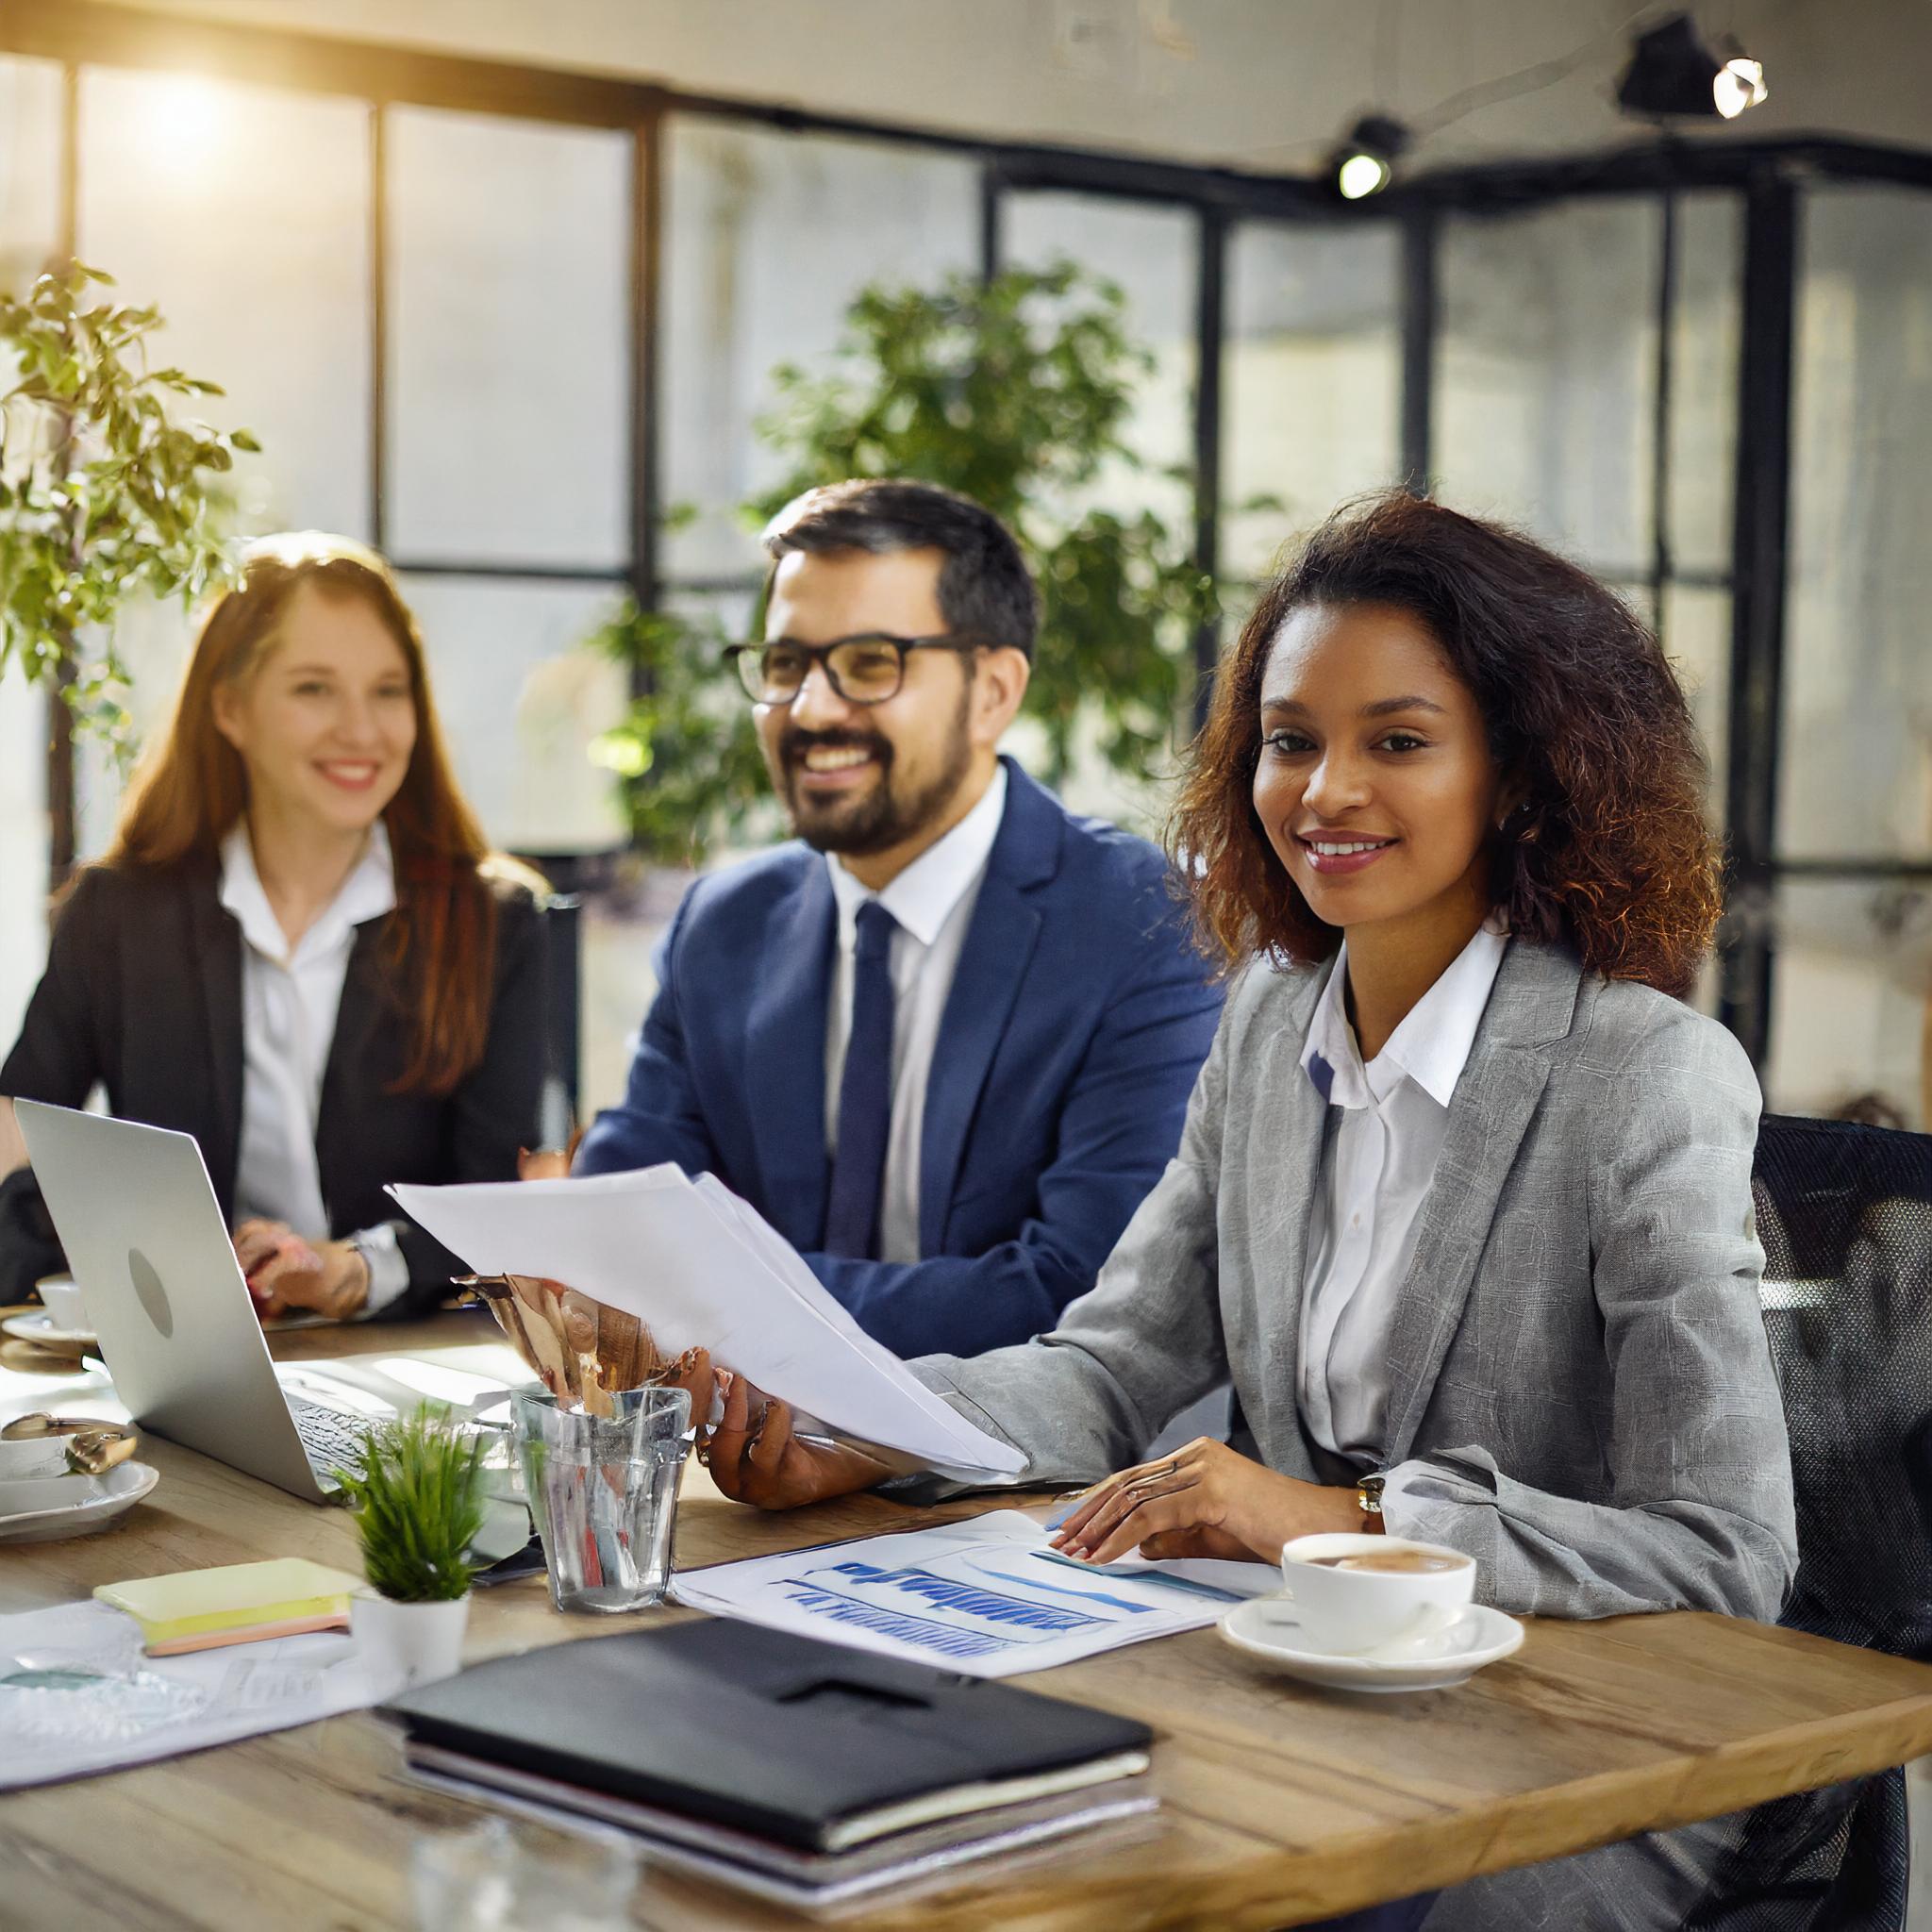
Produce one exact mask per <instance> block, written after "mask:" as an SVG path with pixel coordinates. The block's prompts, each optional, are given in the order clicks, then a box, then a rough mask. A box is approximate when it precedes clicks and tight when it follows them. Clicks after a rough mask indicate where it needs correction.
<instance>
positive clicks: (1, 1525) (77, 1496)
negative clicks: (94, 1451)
mask: <svg viewBox="0 0 1932 1932" xmlns="http://www.w3.org/2000/svg"><path fill="white" fill-rule="evenodd" d="M160 1479H161V1473H160V1471H159V1470H158V1469H155V1468H153V1467H151V1466H150V1465H149V1464H147V1463H145V1462H123V1463H120V1464H117V1465H116V1466H115V1467H114V1468H113V1469H110V1470H109V1471H108V1473H107V1474H106V1475H62V1476H46V1477H42V1478H41V1479H39V1480H37V1481H28V1482H21V1483H0V1543H53V1542H59V1541H61V1540H62V1539H63V1538H66V1537H71V1536H92V1534H93V1532H94V1531H95V1530H97V1529H105V1528H106V1527H107V1526H108V1524H110V1523H112V1522H113V1521H114V1519H115V1518H116V1517H117V1516H123V1515H125V1514H126V1512H127V1511H128V1510H130V1509H131V1508H133V1507H134V1506H135V1505H136V1504H137V1503H138V1502H140V1501H141V1499H142V1497H143V1496H144V1495H146V1494H147V1492H148V1491H150V1490H151V1489H153V1488H154V1486H155V1485H156V1484H157V1483H158V1482H159V1481H160ZM70 1486H71V1487H70ZM9 1491H12V1492H13V1499H14V1501H15V1502H16V1503H22V1502H25V1503H28V1504H31V1505H32V1507H29V1508H25V1509H20V1508H15V1509H14V1510H13V1513H12V1514H10V1515H9V1514H7V1513H6V1511H7V1510H8V1492H9Z"/></svg>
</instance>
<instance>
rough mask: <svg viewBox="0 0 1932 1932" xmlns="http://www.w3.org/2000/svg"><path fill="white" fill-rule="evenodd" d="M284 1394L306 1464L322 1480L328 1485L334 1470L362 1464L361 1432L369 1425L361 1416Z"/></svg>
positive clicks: (357, 1467) (355, 1468)
mask: <svg viewBox="0 0 1932 1932" xmlns="http://www.w3.org/2000/svg"><path fill="white" fill-rule="evenodd" d="M284 1394H285V1397H286V1399H287V1401H288V1405H289V1413H290V1415H291V1416H292V1417H293V1418H294V1422H295V1433H296V1434H297V1435H298V1436H300V1437H301V1439H302V1447H303V1448H304V1449H305V1450H307V1451H308V1466H309V1467H310V1468H311V1469H312V1470H314V1472H315V1473H316V1474H317V1475H318V1476H320V1477H321V1478H322V1479H323V1481H324V1482H325V1483H331V1484H332V1482H333V1476H332V1472H333V1471H335V1470H338V1469H349V1470H359V1469H360V1468H361V1467H362V1439H363V1432H364V1430H365V1429H367V1427H368V1426H369V1424H368V1423H367V1422H366V1420H365V1419H364V1418H362V1417H361V1416H358V1415H352V1414H350V1413H349V1412H348V1410H346V1409H341V1408H328V1407H325V1406H324V1405H323V1404H322V1403H319V1402H305V1401H304V1400H303V1399H302V1397H301V1396H299V1395H288V1394H287V1391H284Z"/></svg>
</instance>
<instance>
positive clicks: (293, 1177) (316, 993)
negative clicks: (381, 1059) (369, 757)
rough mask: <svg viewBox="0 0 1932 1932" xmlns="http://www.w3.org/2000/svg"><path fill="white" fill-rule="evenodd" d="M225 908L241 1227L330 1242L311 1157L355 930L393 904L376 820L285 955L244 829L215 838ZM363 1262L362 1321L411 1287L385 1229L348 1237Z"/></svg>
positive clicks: (389, 867) (385, 843)
mask: <svg viewBox="0 0 1932 1932" xmlns="http://www.w3.org/2000/svg"><path fill="white" fill-rule="evenodd" d="M221 899H222V905H223V906H224V907H225V908H226V910H227V911H228V912H230V913H232V914H233V915H234V918H235V922H236V924H239V925H240V926H241V928H242V1151H241V1158H240V1161H239V1162H238V1164H237V1169H236V1175H235V1217H236V1220H237V1222H238V1223H239V1222H242V1221H246V1220H250V1219H253V1218H255V1217H257V1216H260V1217H262V1218H264V1219H267V1220H270V1221H285V1222H287V1223H288V1224H289V1226H290V1227H291V1228H292V1229H293V1230H294V1232H295V1233H296V1234H298V1235H300V1236H302V1238H303V1239H304V1240H305V1241H326V1240H328V1238H329V1227H328V1209H327V1208H326V1207H325V1205H324V1203H323V1198H322V1171H321V1169H320V1167H319V1166H318V1165H317V1162H316V1158H315V1129H316V1123H317V1122H318V1121H319V1120H320V1118H321V1115H322V1082H323V1075H324V1074H325V1073H326V1071H327V1069H328V1056H329V1048H330V1046H331V1045H332V1044H333V1043H334V1041H335V1034H336V1013H337V1010H338V1008H340V1007H341V1000H342V981H343V979H344V977H345V976H346V975H347V974H348V970H349V955H350V953H351V951H352V950H353V949H354V947H355V944H356V928H357V926H358V925H359V924H362V923H363V922H364V921H365V920H371V919H379V918H381V916H382V915H383V914H384V913H385V912H389V911H391V910H393V909H394V907H395V903H396V887H395V868H394V865H393V862H392V861H391V857H390V849H389V833H388V831H387V830H386V829H385V828H384V826H383V825H382V824H381V822H380V821H378V822H377V823H376V824H375V827H374V828H373V829H372V830H371V832H370V834H369V843H368V846H367V848H366V849H365V850H364V852H363V854H362V857H361V858H360V859H359V860H358V862H357V864H356V867H355V870H354V871H352V872H351V873H350V874H349V875H348V877H347V878H346V879H344V880H343V881H342V884H341V891H338V892H337V893H336V895H335V897H334V898H333V899H331V900H330V901H329V903H328V905H327V906H326V907H325V908H323V910H322V912H321V913H319V914H318V915H317V917H316V919H315V921H314V923H313V924H311V925H310V926H309V928H308V931H307V932H305V933H304V934H303V935H302V937H301V939H300V940H299V941H296V943H295V945H294V946H293V947H292V948H291V946H290V944H289V941H288V937H287V935H286V934H284V932H283V931H282V928H281V924H280V922H279V921H278V920H277V919H276V918H275V909H274V908H273V907H271V906H270V904H269V902H268V893H267V892H266V891H264V890H263V888H262V883H261V875H260V874H258V872H257V871H256V869H255V848H254V847H253V846H252V845H251V844H250V843H249V840H248V823H247V821H246V820H245V819H238V820H237V821H236V823H235V825H234V828H233V829H232V830H231V831H230V832H229V833H228V836H227V837H226V838H225V839H224V840H223V841H222V889H221ZM355 1240H356V1242H357V1245H358V1247H360V1249H361V1250H362V1253H363V1255H364V1257H365V1258H366V1259H367V1260H368V1262H369V1277H370V1278H369V1299H368V1301H367V1303H366V1304H365V1305H364V1307H363V1309H362V1312H363V1313H364V1314H374V1313H375V1311H376V1309H378V1308H380V1307H383V1306H384V1305H385V1304H387V1303H389V1302H391V1301H393V1300H394V1299H395V1297H396V1296H397V1295H399V1294H400V1293H401V1292H402V1291H403V1290H404V1289H406V1288H407V1287H408V1285H409V1271H408V1263H407V1262H406V1261H405V1260H404V1259H403V1256H402V1251H401V1250H400V1249H399V1248H398V1247H397V1246H396V1239H395V1231H394V1229H393V1228H391V1227H390V1226H388V1225H387V1224H384V1225H381V1226H377V1227H373V1228H367V1229H364V1230H362V1231H361V1232H360V1233H358V1235H357V1236H356V1237H355Z"/></svg>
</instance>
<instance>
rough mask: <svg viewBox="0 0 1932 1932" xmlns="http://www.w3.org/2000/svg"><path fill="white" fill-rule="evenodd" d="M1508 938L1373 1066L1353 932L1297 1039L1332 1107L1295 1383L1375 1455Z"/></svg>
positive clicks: (1457, 961)
mask: <svg viewBox="0 0 1932 1932" xmlns="http://www.w3.org/2000/svg"><path fill="white" fill-rule="evenodd" d="M1508 943H1509V940H1508V935H1507V932H1504V931H1502V930H1501V929H1499V928H1497V927H1495V926H1493V925H1485V926H1483V927H1482V928H1481V929H1480V930H1479V931H1478V932H1477V933H1476V935H1475V937H1474V939H1472V940H1471V941H1470V942H1469V943H1468V945H1466V946H1465V947H1463V949H1462V951H1461V952H1460V953H1458V954H1457V956H1456V958H1454V959H1453V960H1451V961H1450V963H1449V965H1448V967H1447V968H1446V969H1445V970H1444V971H1443V973H1442V975H1441V978H1440V979H1438V980H1437V981H1436V983H1435V985H1434V986H1432V987H1430V989H1429V990H1428V991H1427V992H1425V993H1424V995H1423V996H1422V998H1421V999H1420V1000H1418V1001H1417V1002H1416V1004H1415V1006H1414V1007H1413V1008H1410V1010H1409V1012H1408V1014H1407V1016H1406V1017H1405V1019H1404V1020H1403V1022H1402V1024H1401V1025H1399V1026H1398V1027H1397V1028H1396V1029H1395V1031H1394V1032H1393V1033H1392V1034H1391V1036H1390V1038H1389V1042H1388V1044H1387V1045H1386V1046H1384V1047H1383V1049H1382V1051H1381V1052H1380V1053H1379V1054H1377V1055H1376V1056H1375V1058H1374V1059H1373V1060H1371V1061H1370V1062H1369V1063H1368V1065H1367V1066H1364V1065H1363V1064H1362V1059H1361V1054H1360V1052H1359V1050H1358V1049H1357V1045H1356V1038H1355V1029H1354V1028H1353V1027H1352V1026H1351V1025H1350V1024H1348V1010H1347V1008H1346V1006H1345V1004H1344V1001H1343V994H1344V991H1345V989H1346V986H1347V975H1348V948H1347V946H1346V945H1344V946H1343V947H1342V949H1341V952H1339V953H1338V954H1337V955H1336V958H1335V965H1334V969H1333V970H1332V971H1331V972H1330V974H1329V975H1328V983H1327V985H1326V986H1325V987H1324V989H1323V992H1322V997H1321V999H1320V1001H1319V1002H1318V1003H1317V1005H1316V1008H1315V1015H1314V1018H1313V1020H1312V1021H1311V1022H1310V1024H1309V1026H1308V1039H1307V1045H1306V1046H1305V1047H1304V1048H1303V1049H1302V1058H1301V1064H1302V1070H1303V1071H1304V1073H1306V1074H1307V1076H1308V1079H1309V1080H1310V1081H1311V1082H1312V1083H1313V1085H1314V1088H1315V1091H1317V1092H1318V1093H1321V1094H1322V1095H1323V1096H1324V1098H1325V1099H1326V1100H1327V1101H1328V1103H1329V1105H1330V1108H1331V1112H1330V1115H1329V1121H1328V1131H1327V1135H1326V1138H1325V1140H1324V1145H1323V1151H1322V1167H1321V1174H1320V1176H1319V1178H1318V1180H1317V1183H1316V1187H1315V1198H1314V1202H1313V1204H1312V1208H1311V1210H1310V1213H1309V1217H1308V1244H1307V1267H1306V1269H1305V1271H1304V1274H1303V1277H1302V1325H1301V1380H1300V1387H1299V1389H1298V1390H1297V1391H1296V1393H1297V1396H1298V1398H1299V1400H1300V1403H1301V1411H1302V1418H1303V1420H1304V1422H1306V1424H1307V1429H1308V1433H1309V1435H1310V1436H1312V1437H1313V1438H1314V1439H1315V1441H1318V1442H1319V1443H1321V1444H1322V1446H1323V1447H1324V1449H1332V1450H1337V1451H1339V1452H1340V1453H1341V1455H1343V1456H1347V1457H1352V1458H1354V1459H1356V1460H1357V1461H1359V1462H1362V1463H1364V1464H1365V1465H1367V1466H1373V1467H1376V1468H1379V1467H1380V1466H1381V1464H1382V1462H1383V1459H1384V1452H1385V1450H1386V1449H1387V1446H1388V1420H1389V1341H1390V1335H1391V1330H1392V1328H1393V1325H1394V1321H1395V1304H1396V1296H1397V1293H1398V1292H1399V1291H1400V1289H1401V1287H1402V1282H1403V1278H1404V1277H1405V1276H1406V1275H1407V1273H1408V1266H1409V1262H1410V1261H1411V1260H1412V1259H1413V1257H1414V1255H1415V1244H1416V1235H1417V1231H1418V1230H1417V1227H1416V1219H1417V1215H1418V1214H1419V1212H1420V1210H1421V1208H1422V1205H1423V1199H1424V1196H1425V1195H1426V1194H1427V1193H1428V1191H1429V1184H1430V1182H1431V1181H1433V1180H1434V1178H1435V1174H1436V1162H1437V1159H1438V1158H1439V1157H1440V1156H1441V1152H1442V1141H1443V1139H1444V1137H1445V1136H1446V1135H1447V1133H1448V1130H1449V1102H1450V1100H1451V1098H1452V1097H1453V1096H1454V1094H1455V1091H1456V1083H1457V1080H1459V1079H1460V1078H1461V1077H1462V1069H1463V1067H1464V1066H1465V1064H1466V1063H1467V1062H1468V1059H1469V1054H1470V1048H1471V1047H1472V1046H1473V1045H1474V1041H1475V1033H1476V1027H1477V1026H1478V1025H1479V1024H1481V1022H1482V1017H1483V1008H1485V1007H1486V1006H1488V1004H1489V999H1490V991H1491V988H1492V987H1493V986H1494V985H1495V983H1496V972H1497V969H1498V968H1499V967H1500V966H1501V965H1502V963H1503V954H1504V950H1505V948H1506V947H1507V945H1508Z"/></svg>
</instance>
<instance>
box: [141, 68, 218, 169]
mask: <svg viewBox="0 0 1932 1932" xmlns="http://www.w3.org/2000/svg"><path fill="white" fill-rule="evenodd" d="M140 112H141V138H142V146H143V147H145V148H146V150H147V152H148V153H149V154H150V155H151V156H152V157H153V160H154V164H155V166H156V168H157V169H158V170H162V171H165V172H166V173H169V174H175V175H186V174H195V173H199V172H200V171H201V170H203V169H205V168H206V167H207V166H208V163H209V162H210V161H212V160H213V159H214V158H215V157H216V155H217V154H219V153H220V151H221V149H222V147H223V146H224V144H225V138H226V133H227V125H228V103H227V101H226V100H225V98H224V96H223V92H222V90H221V89H220V87H218V86H217V85H216V84H215V83H214V82H213V81H211V80H201V79H198V78H197V77H196V76H194V75H187V74H182V75H166V76H164V77H162V78H160V79H157V80H154V81H151V82H150V83H149V84H148V86H147V87H146V88H144V89H143V90H142V103H141V109H140Z"/></svg>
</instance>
